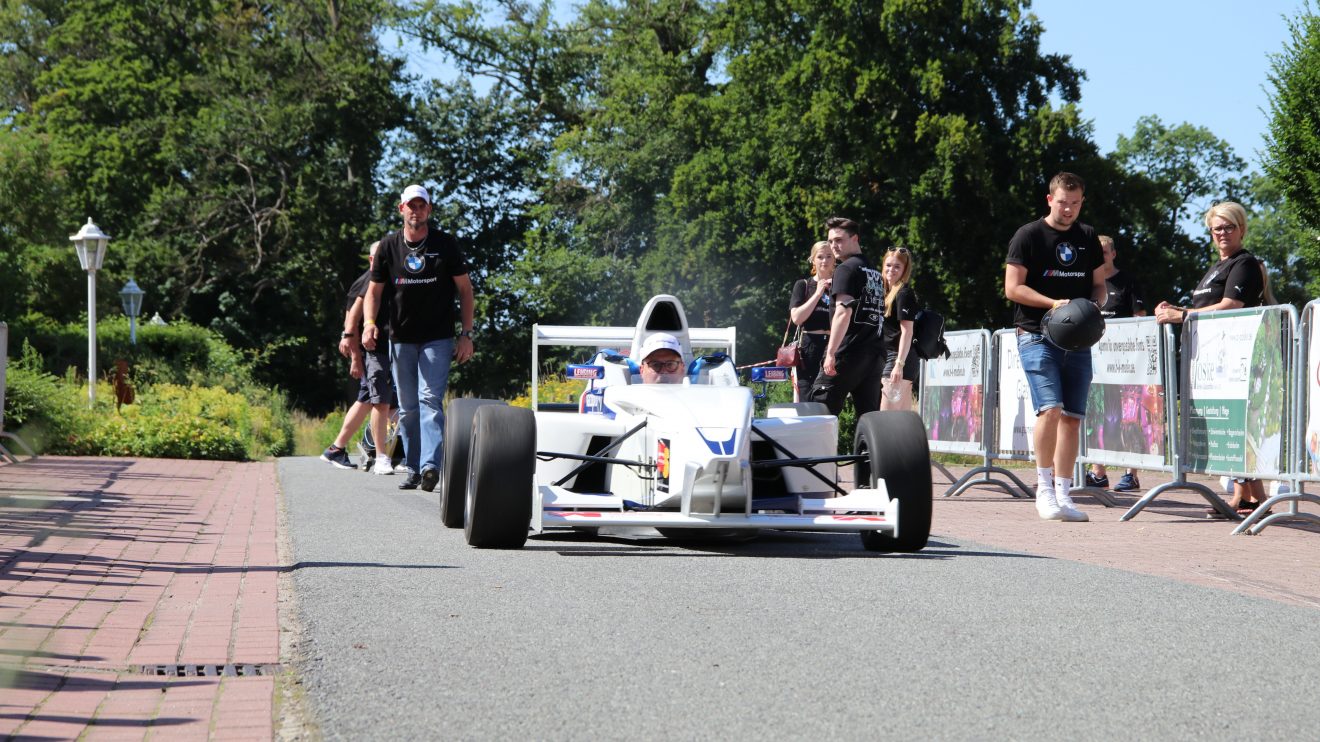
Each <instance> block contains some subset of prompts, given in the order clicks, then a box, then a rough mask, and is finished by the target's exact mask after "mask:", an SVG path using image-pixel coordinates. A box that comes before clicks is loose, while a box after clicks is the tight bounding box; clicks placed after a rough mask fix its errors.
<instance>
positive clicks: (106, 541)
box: [0, 457, 279, 740]
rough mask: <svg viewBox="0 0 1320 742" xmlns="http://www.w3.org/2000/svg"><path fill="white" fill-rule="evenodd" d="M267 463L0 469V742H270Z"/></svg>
mask: <svg viewBox="0 0 1320 742" xmlns="http://www.w3.org/2000/svg"><path fill="white" fill-rule="evenodd" d="M276 486H277V480H276V474H275V467H274V464H272V463H269V462H266V463H255V464H237V463H232V462H212V461H170V460H152V459H106V458H63V457H43V458H40V459H38V460H36V461H29V462H25V463H23V464H19V465H9V466H0V689H3V691H2V692H0V738H3V737H6V736H8V735H14V736H17V737H21V738H30V737H32V738H50V739H74V738H81V739H87V740H98V739H144V738H146V737H152V738H167V739H170V740H177V739H207V738H208V737H209V738H213V739H243V740H261V739H271V738H272V736H273V731H272V730H273V722H272V717H273V708H272V706H273V699H274V687H275V682H274V677H273V675H272V673H273V671H274V670H277V669H278V663H279V624H278V620H277V615H276V614H277V580H278V578H279V566H278V565H279V562H278V555H277V546H276V543H277V535H278V534H277V526H276V524H277V516H278V513H277V501H276V497H275V492H276Z"/></svg>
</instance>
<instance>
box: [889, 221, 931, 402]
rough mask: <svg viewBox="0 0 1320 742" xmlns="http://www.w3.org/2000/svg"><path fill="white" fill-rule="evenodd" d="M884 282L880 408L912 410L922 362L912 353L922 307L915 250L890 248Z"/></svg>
mask: <svg viewBox="0 0 1320 742" xmlns="http://www.w3.org/2000/svg"><path fill="white" fill-rule="evenodd" d="M880 276H881V278H882V280H883V281H884V291H885V319H884V325H883V326H882V327H881V329H880V334H881V336H883V337H884V341H885V370H884V385H885V388H884V394H882V395H881V399H880V409H882V410H910V409H912V385H913V384H915V383H916V382H917V379H919V378H921V364H920V362H919V361H918V359H916V358H914V357H913V356H912V337H913V325H912V323H913V321H914V320H916V318H917V312H918V311H919V310H920V306H919V305H918V304H917V292H915V291H913V290H912V287H911V286H909V285H908V282H909V281H910V280H911V279H912V251H911V250H909V249H907V248H906V247H891V248H889V250H888V251H886V252H885V262H884V263H883V264H881V266H880Z"/></svg>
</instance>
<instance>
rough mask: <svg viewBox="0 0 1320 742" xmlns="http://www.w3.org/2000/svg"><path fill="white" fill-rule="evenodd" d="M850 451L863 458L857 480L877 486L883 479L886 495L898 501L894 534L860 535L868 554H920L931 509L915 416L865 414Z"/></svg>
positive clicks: (922, 438)
mask: <svg viewBox="0 0 1320 742" xmlns="http://www.w3.org/2000/svg"><path fill="white" fill-rule="evenodd" d="M853 453H855V454H862V455H864V456H865V457H866V458H864V459H863V460H862V461H859V462H858V463H857V482H858V483H859V484H862V483H865V484H867V485H869V486H870V487H875V486H876V485H877V484H878V483H879V482H880V481H881V480H883V481H884V483H885V489H887V490H888V492H889V496H890V497H891V498H895V499H897V500H898V524H897V525H898V535H897V536H891V535H890V534H888V533H884V532H881V531H864V532H862V546H863V547H864V548H865V549H866V550H867V551H902V552H912V551H921V550H922V549H923V548H925V546H926V542H927V541H928V540H929V539H930V516H931V509H932V499H931V481H930V479H931V477H930V446H929V444H927V442H926V426H925V425H924V424H923V423H922V422H921V418H920V417H919V416H918V415H917V414H916V413H915V412H906V411H898V410H887V411H882V412H868V413H866V414H865V415H863V416H862V419H860V420H858V421H857V435H856V436H855V437H854V438H853Z"/></svg>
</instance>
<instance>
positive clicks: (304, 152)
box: [0, 0, 404, 407]
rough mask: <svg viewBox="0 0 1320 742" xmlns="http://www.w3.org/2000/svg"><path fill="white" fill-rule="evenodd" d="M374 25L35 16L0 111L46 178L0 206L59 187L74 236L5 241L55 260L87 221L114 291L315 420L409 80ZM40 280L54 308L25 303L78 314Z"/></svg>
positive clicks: (351, 9) (281, 8)
mask: <svg viewBox="0 0 1320 742" xmlns="http://www.w3.org/2000/svg"><path fill="white" fill-rule="evenodd" d="M10 5H11V4H6V7H9V6H10ZM384 9H385V6H384V4H383V2H377V1H376V0H343V1H341V0H336V2H330V3H320V4H310V3H276V4H267V3H256V2H250V1H247V0H243V1H240V2H230V1H228V0H172V1H171V2H163V1H162V0H145V1H144V2H127V1H125V0H74V1H73V2H66V3H56V4H47V3H33V4H31V5H30V6H29V7H28V9H27V10H28V15H27V16H25V20H24V23H25V24H26V27H31V28H35V29H48V30H49V32H48V34H47V35H46V36H45V38H44V42H43V48H42V49H41V53H40V63H39V64H37V65H35V66H33V67H31V69H32V70H33V71H34V73H35V74H32V75H19V74H15V75H10V76H8V77H7V78H5V79H6V80H8V81H9V83H8V90H6V92H5V95H6V100H7V101H8V102H9V106H10V110H11V112H13V113H12V115H11V119H10V122H9V125H10V129H11V131H12V132H13V133H14V134H15V136H16V141H18V142H21V143H22V144H21V149H22V153H21V154H22V155H23V156H22V157H21V158H17V157H16V159H19V161H20V162H24V163H30V164H31V165H32V167H39V168H41V169H42V170H43V172H44V173H45V174H46V175H47V176H48V177H44V178H38V179H37V180H36V182H33V183H29V182H26V181H21V180H18V179H17V178H16V177H15V173H12V172H9V171H6V172H4V173H2V174H0V179H2V181H0V182H2V183H3V185H0V191H4V192H6V193H10V192H12V193H16V194H18V196H19V202H20V203H22V202H30V201H32V200H35V199H37V198H41V197H42V196H43V195H44V192H45V191H48V190H51V189H54V190H56V196H57V198H58V199H59V201H58V203H59V206H60V218H61V219H64V220H68V221H69V222H70V223H68V224H60V222H58V221H56V222H54V223H53V224H54V226H47V227H46V228H45V229H46V231H44V232H41V233H34V232H31V231H30V232H29V233H28V234H26V235H23V236H21V237H20V239H18V240H16V242H18V243H22V242H23V241H24V240H25V241H26V244H28V245H33V244H41V243H43V242H44V243H47V244H51V243H54V244H60V243H62V244H63V245H67V234H68V233H69V232H71V231H73V230H75V229H76V228H77V226H78V223H79V222H81V221H82V218H83V217H85V216H88V215H90V216H93V217H94V218H95V219H96V220H97V222H98V224H100V225H101V226H102V227H103V228H104V229H105V230H106V231H107V232H109V233H110V234H111V235H112V236H113V237H114V238H115V239H114V242H113V243H112V245H113V247H112V250H111V251H110V253H109V257H108V258H107V263H106V278H108V279H109V282H111V284H112V285H115V284H116V283H117V282H120V281H123V280H124V279H125V278H127V277H129V276H132V277H134V278H136V280H137V281H138V283H139V284H140V285H142V286H143V288H145V289H146V290H147V291H148V296H147V300H146V301H147V305H148V307H147V309H148V311H151V310H153V309H158V310H159V311H161V313H162V314H164V315H166V316H167V317H169V316H186V317H188V318H190V319H192V320H193V321H195V322H199V323H201V324H204V325H209V326H211V327H213V328H215V329H216V330H219V331H220V332H222V333H224V334H225V336H226V337H227V338H228V339H229V340H230V341H231V342H233V343H234V344H235V345H238V346H239V347H243V348H247V349H249V350H250V351H251V352H252V353H254V354H255V355H256V356H257V358H258V359H259V360H260V361H261V363H260V365H259V372H260V373H261V376H262V378H263V379H264V380H266V381H273V382H277V383H281V384H283V385H285V386H286V387H287V388H290V389H291V390H292V391H293V393H294V396H295V399H298V400H300V401H301V402H303V403H305V404H308V405H309V406H311V407H320V406H323V405H324V404H326V403H327V402H328V401H329V400H330V399H331V398H334V397H337V396H339V392H338V391H337V389H338V387H339V384H338V383H337V380H338V379H339V378H342V377H343V373H342V364H341V363H340V362H339V359H338V356H337V354H335V353H334V352H333V351H332V350H331V349H332V348H333V345H334V342H333V337H334V336H335V335H337V328H338V326H339V324H340V322H339V317H337V316H336V315H339V314H340V311H341V307H342V299H341V298H340V297H341V296H342V291H343V289H344V288H345V287H346V285H347V282H348V280H351V274H352V273H353V272H355V271H356V270H358V269H359V267H360V262H359V256H360V255H361V253H362V252H363V250H364V240H365V239H366V237H367V236H368V235H369V234H371V233H374V232H375V228H374V227H373V225H374V224H376V223H377V222H376V213H377V205H376V203H375V201H376V187H375V182H374V174H375V172H376V170H377V168H378V166H379V163H380V161H381V157H382V154H383V144H382V142H383V133H384V132H385V131H387V130H389V129H391V128H393V127H394V126H396V125H398V124H399V123H400V122H401V121H402V116H403V111H404V109H403V106H402V104H401V101H400V99H399V95H398V91H397V90H396V85H397V84H398V83H399V81H400V76H401V64H402V63H401V62H400V61H399V60H397V59H393V58H390V57H388V56H386V55H384V54H383V53H382V52H381V51H380V49H379V44H378V43H377V39H376V37H375V28H376V24H377V23H378V22H379V20H380V19H381V17H382V13H383V11H384ZM32 36H33V37H34V38H35V37H36V36H38V34H36V33H35V32H34V33H33V34H32ZM19 81H21V82H22V85H20V84H18V82H19ZM27 100H30V101H31V102H30V104H29V103H26V102H25V101H27ZM16 102H17V103H16ZM4 156H5V155H4V154H0V157H4ZM21 172H23V171H22V170H20V171H19V173H21ZM70 215H71V216H70ZM51 232H56V234H52V233H51ZM65 249H66V250H67V247H66V248H65ZM52 266H53V263H52ZM60 270H64V269H62V268H61V269H60ZM55 272H57V271H54V270H52V273H55ZM35 278H37V280H36V281H35V284H36V285H37V286H43V287H46V288H45V290H48V291H50V293H49V294H47V295H46V296H43V297H38V298H35V300H34V301H33V303H32V306H36V307H39V308H40V309H41V310H42V311H44V312H46V313H48V314H50V315H51V316H54V317H56V318H57V319H72V318H73V317H74V316H76V314H77V313H78V312H79V311H80V309H81V306H80V302H79V301H78V297H77V295H76V292H67V291H65V292H60V291H53V290H51V289H53V287H54V286H55V285H56V281H55V280H42V279H43V277H42V276H36V277H35ZM60 280H63V279H62V277H61V279H60ZM113 301H114V296H113V294H110V295H109V296H108V297H107V306H106V307H103V309H108V308H109V305H110V303H111V302H113ZM309 359H311V362H310V363H309Z"/></svg>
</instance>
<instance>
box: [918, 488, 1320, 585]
mask: <svg viewBox="0 0 1320 742" xmlns="http://www.w3.org/2000/svg"><path fill="white" fill-rule="evenodd" d="M965 471H967V469H966V467H961V468H954V469H952V473H953V474H954V475H955V476H961V475H962V474H963V473H964V472H965ZM1016 473H1017V475H1018V477H1020V478H1022V480H1023V481H1024V482H1027V483H1028V484H1030V485H1034V484H1035V472H1034V471H1030V470H1026V469H1022V470H1018V471H1017V472H1016ZM934 479H935V486H934V496H935V511H934V516H933V519H932V525H931V529H932V531H933V533H934V534H936V537H938V535H944V536H948V537H950V538H954V539H966V540H968V541H975V542H977V543H980V544H984V545H987V546H997V547H1000V548H1004V549H1010V550H1013V551H1019V552H1024V553H1028V554H1035V555H1038V556H1046V557H1051V558H1055V559H1069V560H1072V561H1076V562H1084V563H1087V564H1096V565H1100V566H1104V567H1113V568H1115V569H1122V570H1127V571H1129V572H1137V573H1141V574H1149V575H1156V576H1160V577H1166V578H1169V579H1173V580H1178V581H1180V582H1186V583H1190V584H1193V585H1201V586H1203V587H1215V588H1220V589H1223V590H1232V591H1234V592H1238V593H1242V594H1244V595H1252V596H1256V597H1262V598H1269V599H1271V600H1277V601H1279V602H1283V603H1288V604H1291V605H1298V606H1304V607H1308V608H1320V579H1318V578H1317V575H1320V527H1317V526H1316V525H1314V524H1309V523H1304V522H1301V521H1292V522H1290V523H1289V522H1285V523H1281V524H1276V525H1271V526H1270V527H1269V528H1267V529H1265V530H1264V531H1263V532H1261V535H1259V536H1250V535H1240V536H1234V535H1232V531H1233V529H1234V528H1235V527H1237V525H1238V522H1230V521H1222V520H1208V519H1206V517H1205V508H1206V507H1207V503H1206V501H1205V500H1204V499H1202V498H1201V496H1200V495H1198V494H1196V493H1194V492H1192V491H1189V490H1175V491H1171V492H1165V493H1162V494H1161V495H1160V496H1159V497H1158V498H1156V499H1155V500H1154V501H1153V502H1152V503H1151V504H1150V505H1148V506H1147V507H1146V508H1145V509H1144V510H1142V512H1140V513H1138V514H1137V515H1136V517H1134V518H1133V519H1132V520H1129V521H1126V522H1124V521H1120V520H1119V518H1120V517H1122V516H1123V514H1124V513H1126V512H1127V511H1128V509H1129V508H1131V507H1132V506H1133V505H1134V504H1136V502H1137V500H1139V499H1140V498H1141V497H1142V496H1143V495H1145V494H1146V492H1147V491H1148V490H1146V489H1143V490H1140V491H1137V492H1130V493H1122V492H1110V493H1109V494H1110V496H1111V497H1113V498H1114V499H1115V500H1116V501H1117V502H1118V505H1119V506H1118V507H1113V508H1106V507H1103V506H1101V505H1100V504H1099V503H1098V502H1097V501H1096V500H1095V499H1094V498H1091V497H1088V496H1085V495H1083V496H1079V497H1075V498H1074V499H1075V500H1076V501H1077V504H1078V506H1079V507H1081V509H1082V510H1084V511H1085V512H1086V514H1087V515H1088V516H1090V518H1091V520H1090V522H1089V523H1060V522H1057V521H1042V520H1040V518H1039V517H1037V515H1036V510H1035V507H1034V500H1028V499H1024V498H1012V497H1010V496H1009V495H1008V494H1007V493H1005V492H1004V491H1003V490H1002V489H1000V488H998V487H993V486H978V487H973V488H972V489H970V490H968V491H967V492H965V493H963V494H962V495H959V496H957V497H944V496H943V495H944V493H945V492H946V491H947V490H948V489H949V488H950V485H951V483H952V480H950V479H948V478H946V477H944V476H943V475H942V474H940V473H939V472H938V471H936V472H934ZM1168 479H1169V477H1168V475H1167V474H1163V475H1162V474H1159V473H1156V472H1145V473H1142V474H1141V482H1142V484H1144V485H1146V486H1147V487H1154V486H1156V485H1158V484H1162V483H1164V482H1166V481H1168ZM1190 479H1191V480H1192V481H1195V482H1200V483H1202V484H1206V485H1208V486H1210V487H1211V488H1212V489H1214V490H1215V491H1218V489H1219V482H1218V478H1217V477H1204V476H1192V477H1190ZM1309 508H1310V506H1309V505H1303V506H1302V508H1301V509H1302V511H1303V512H1314V510H1313V509H1309ZM1282 510H1286V508H1283V509H1281V510H1276V512H1281V511H1282Z"/></svg>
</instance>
